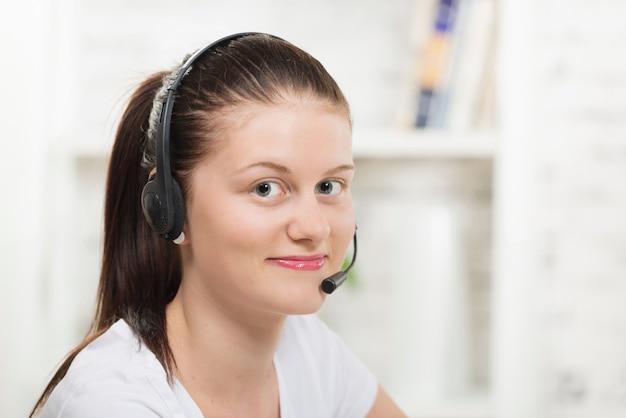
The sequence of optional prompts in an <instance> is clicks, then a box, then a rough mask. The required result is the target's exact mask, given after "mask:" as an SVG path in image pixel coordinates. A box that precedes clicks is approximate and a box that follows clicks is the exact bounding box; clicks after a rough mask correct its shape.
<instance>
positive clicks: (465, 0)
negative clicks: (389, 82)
mask: <svg viewBox="0 0 626 418" xmlns="http://www.w3.org/2000/svg"><path fill="white" fill-rule="evenodd" d="M420 3H422V4H423V5H422V7H420V8H418V10H417V14H418V16H417V18H416V23H415V24H416V25H417V26H419V29H418V30H416V33H418V31H419V35H418V36H417V39H416V41H415V49H416V52H417V53H416V65H415V71H414V78H413V80H412V86H411V88H409V92H408V94H409V95H411V96H412V99H411V100H408V102H409V103H410V105H409V110H408V111H405V115H404V116H403V117H401V119H404V120H403V123H402V124H403V125H405V126H407V125H408V126H412V127H415V128H419V129H424V128H442V129H457V130H463V129H466V130H469V129H477V128H485V127H491V126H492V125H493V123H494V113H495V104H494V96H495V93H494V87H495V52H496V10H495V7H496V0H422V1H420ZM424 26H426V27H427V28H428V30H424V29H423V28H424Z"/></svg>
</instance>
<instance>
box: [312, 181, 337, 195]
mask: <svg viewBox="0 0 626 418" xmlns="http://www.w3.org/2000/svg"><path fill="white" fill-rule="evenodd" d="M342 188H343V187H342V184H341V183H340V182H338V181H336V180H324V181H323V182H321V183H318V184H317V186H316V191H317V192H318V193H321V194H327V195H335V194H338V193H340V192H341V190H342Z"/></svg>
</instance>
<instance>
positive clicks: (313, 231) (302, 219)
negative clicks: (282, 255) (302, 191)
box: [287, 196, 330, 241]
mask: <svg viewBox="0 0 626 418" xmlns="http://www.w3.org/2000/svg"><path fill="white" fill-rule="evenodd" d="M293 211H294V213H293V215H292V216H291V219H290V222H289V225H288V227H287V233H288V235H289V237H290V238H291V239H293V240H294V241H299V240H310V241H321V240H323V239H324V238H326V237H328V235H329V234H330V224H329V223H328V220H327V219H326V216H325V215H324V213H323V211H322V207H321V206H320V202H318V200H317V199H316V198H315V197H314V196H313V197H308V196H307V197H302V198H301V199H299V201H298V204H297V205H295V206H294V208H293Z"/></svg>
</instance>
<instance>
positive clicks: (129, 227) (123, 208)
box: [30, 72, 181, 417]
mask: <svg viewBox="0 0 626 418" xmlns="http://www.w3.org/2000/svg"><path fill="white" fill-rule="evenodd" d="M166 74H167V73H165V72H162V73H156V74H154V75H152V76H150V77H149V78H148V79H146V80H145V81H144V82H143V83H142V84H141V85H140V86H139V87H138V88H137V90H136V91H135V92H134V93H133V95H132V96H131V98H130V101H129V103H128V106H127V107H126V110H125V112H124V114H123V116H122V119H121V121H120V124H119V127H118V130H117V134H116V138H115V143H114V145H113V150H112V152H111V158H110V162H109V170H108V177H107V184H106V197H105V205H104V248H103V256H102V270H101V274H100V283H99V287H98V297H97V307H96V315H95V319H94V321H93V323H92V324H91V328H90V330H89V333H88V336H87V337H86V338H85V339H84V340H83V341H82V342H81V343H80V344H79V345H78V346H77V347H76V348H74V349H73V350H72V351H71V352H70V353H69V354H68V355H67V357H66V359H65V360H64V361H63V363H62V364H61V366H60V367H59V368H58V370H57V371H56V373H55V374H54V376H53V377H52V379H51V380H50V382H49V383H48V385H47V387H46V388H45V390H44V392H43V394H42V395H41V397H40V398H39V400H38V401H37V403H36V404H35V407H34V408H33V410H32V412H31V414H30V416H31V417H33V416H35V415H36V413H37V412H38V411H39V410H40V409H41V407H42V406H43V404H44V403H45V402H46V400H47V398H48V397H49V396H50V394H51V393H52V391H53V390H54V388H55V387H56V386H57V384H58V383H59V382H60V381H61V380H62V379H63V377H65V374H66V373H67V371H68V369H69V367H70V365H71V364H72V361H73V360H74V358H75V357H76V356H77V355H78V354H79V353H80V352H81V350H82V349H83V348H85V347H86V346H87V345H88V344H89V343H90V342H92V341H93V340H95V339H96V338H97V337H98V336H100V335H102V334H103V333H104V332H105V331H106V330H107V329H109V327H110V326H111V325H113V324H114V323H115V322H116V321H118V320H119V319H124V320H125V321H126V322H127V323H128V325H129V326H130V327H131V328H132V329H133V331H134V332H135V333H136V334H137V335H138V336H139V337H140V338H141V340H142V343H144V344H146V346H147V347H148V348H149V349H150V350H151V351H152V352H153V353H154V354H155V356H156V357H157V359H158V360H159V361H160V362H161V364H162V365H163V367H164V368H165V370H166V372H167V374H168V376H169V378H170V379H171V376H172V369H173V367H174V365H175V363H174V357H173V354H172V351H171V349H170V347H169V343H168V340H167V333H166V320H165V308H166V306H167V304H168V303H169V302H170V301H171V300H172V299H173V298H174V296H175V295H176V291H177V290H178V287H179V285H180V280H181V259H180V251H179V249H178V247H177V246H176V245H175V244H173V243H172V242H170V241H166V240H164V239H162V238H160V237H159V236H158V234H156V233H155V232H154V231H152V230H151V229H150V227H149V225H148V223H147V222H146V220H145V219H144V216H143V212H142V208H141V190H142V189H143V186H144V185H145V183H146V182H147V180H148V176H149V174H150V168H147V167H143V166H142V164H141V162H142V159H143V158H144V151H145V149H146V146H147V144H146V142H147V138H146V134H145V133H146V132H147V130H148V119H149V116H150V111H151V109H152V102H153V99H154V97H155V94H156V92H157V90H158V89H159V88H160V87H161V85H162V84H163V77H164V76H165V75H166Z"/></svg>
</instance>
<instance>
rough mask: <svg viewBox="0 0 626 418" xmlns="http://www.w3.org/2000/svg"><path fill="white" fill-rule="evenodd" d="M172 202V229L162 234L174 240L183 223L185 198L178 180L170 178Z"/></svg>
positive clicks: (179, 232)
mask: <svg viewBox="0 0 626 418" xmlns="http://www.w3.org/2000/svg"><path fill="white" fill-rule="evenodd" d="M172 203H173V204H174V224H173V225H172V229H171V230H170V231H169V232H167V233H166V234H163V238H165V239H169V240H174V239H176V238H178V236H179V235H180V234H181V232H183V226H184V225H185V200H184V199H183V191H182V190H181V188H180V186H179V185H178V182H177V181H176V180H174V179H172Z"/></svg>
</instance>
